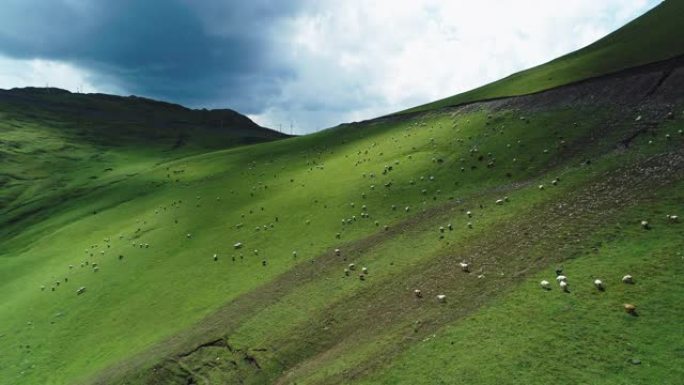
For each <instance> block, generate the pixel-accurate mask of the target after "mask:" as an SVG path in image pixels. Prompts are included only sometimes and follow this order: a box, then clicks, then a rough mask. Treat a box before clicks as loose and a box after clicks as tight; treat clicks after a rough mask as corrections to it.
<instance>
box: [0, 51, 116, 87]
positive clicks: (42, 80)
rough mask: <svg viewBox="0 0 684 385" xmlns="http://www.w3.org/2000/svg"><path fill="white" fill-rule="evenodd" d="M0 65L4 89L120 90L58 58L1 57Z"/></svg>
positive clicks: (1, 82) (0, 77) (0, 85)
mask: <svg viewBox="0 0 684 385" xmlns="http://www.w3.org/2000/svg"><path fill="white" fill-rule="evenodd" d="M0 68H2V71H0V88H5V89H9V88H14V87H45V86H50V87H57V88H62V89H65V90H69V91H72V92H77V91H79V90H80V91H81V92H107V93H121V92H122V90H120V89H117V88H116V87H113V86H107V85H103V84H96V83H97V82H96V81H94V80H93V75H92V74H91V73H90V72H88V71H86V70H84V69H81V68H78V67H76V66H73V65H71V64H69V63H64V62H60V61H54V60H43V59H14V58H8V57H4V56H0Z"/></svg>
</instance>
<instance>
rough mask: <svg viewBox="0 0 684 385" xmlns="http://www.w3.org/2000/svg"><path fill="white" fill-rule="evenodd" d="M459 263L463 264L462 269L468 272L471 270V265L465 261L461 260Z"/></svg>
mask: <svg viewBox="0 0 684 385" xmlns="http://www.w3.org/2000/svg"><path fill="white" fill-rule="evenodd" d="M459 265H461V270H463V271H465V272H466V273H468V272H469V271H470V265H468V264H467V263H465V262H460V263H459Z"/></svg>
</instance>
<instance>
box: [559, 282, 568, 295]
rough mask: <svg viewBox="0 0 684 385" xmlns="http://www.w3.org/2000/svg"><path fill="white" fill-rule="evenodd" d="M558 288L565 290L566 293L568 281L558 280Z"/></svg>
mask: <svg viewBox="0 0 684 385" xmlns="http://www.w3.org/2000/svg"><path fill="white" fill-rule="evenodd" d="M560 288H561V290H563V291H564V292H566V293H567V292H568V291H569V289H568V283H567V282H565V281H561V282H560Z"/></svg>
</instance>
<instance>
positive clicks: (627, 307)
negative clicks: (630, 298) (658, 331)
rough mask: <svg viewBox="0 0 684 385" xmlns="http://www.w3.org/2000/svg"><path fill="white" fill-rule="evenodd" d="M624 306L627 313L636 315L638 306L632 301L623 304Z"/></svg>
mask: <svg viewBox="0 0 684 385" xmlns="http://www.w3.org/2000/svg"><path fill="white" fill-rule="evenodd" d="M623 307H624V309H625V312H626V313H627V314H632V315H636V306H634V305H632V304H631V303H626V304H624V305H623Z"/></svg>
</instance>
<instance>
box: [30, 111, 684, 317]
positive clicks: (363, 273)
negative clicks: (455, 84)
mask: <svg viewBox="0 0 684 385" xmlns="http://www.w3.org/2000/svg"><path fill="white" fill-rule="evenodd" d="M521 120H524V119H521ZM416 125H420V126H424V125H425V123H421V124H418V123H416ZM430 144H431V145H432V146H433V149H434V148H436V147H435V140H434V138H430ZM518 144H520V141H519V142H518ZM563 144H564V141H563ZM375 145H376V143H374V144H373V147H374V146H375ZM507 147H509V148H510V144H509V145H508V146H507ZM414 149H415V148H414ZM478 152H479V150H478V148H477V147H473V148H471V149H470V154H471V156H477V153H478ZM367 153H368V151H366V152H365V154H367ZM544 153H545V154H546V153H548V150H547V149H545V150H544ZM361 154H362V153H361V151H359V153H358V155H361ZM488 157H489V158H490V159H491V161H490V163H489V164H488V167H493V165H494V158H493V155H492V154H491V153H489V154H488ZM408 158H409V159H411V158H412V156H411V155H409V156H408ZM478 159H479V160H482V159H483V156H481V155H480V156H479V158H478ZM516 160H517V159H513V161H514V162H515V161H516ZM461 161H463V159H461ZM433 162H434V163H442V162H443V159H441V158H437V157H435V158H433ZM361 163H363V160H358V161H357V163H356V165H359V164H361ZM307 164H309V162H307ZM313 164H314V165H316V167H317V168H320V169H323V166H322V165H318V164H317V163H316V161H315V160H314V161H313ZM398 164H399V162H398V161H395V162H394V165H386V166H385V167H384V168H383V170H382V174H383V175H387V174H388V173H390V172H392V171H393V170H394V166H396V165H398ZM251 168H252V166H250V169H251ZM312 170H313V168H312ZM461 171H465V169H464V168H461ZM362 177H363V178H369V179H371V180H374V179H375V178H376V175H375V173H373V172H370V173H363V174H362ZM420 180H421V181H430V182H432V181H435V177H434V176H432V175H430V176H428V177H427V178H426V177H424V176H421V177H420ZM559 181H560V178H555V179H553V180H552V181H551V185H553V186H556V185H557V184H558V183H559ZM291 182H293V180H291ZM409 184H410V185H414V184H415V181H413V180H411V181H409ZM259 185H260V186H259V187H260V188H261V187H263V188H265V189H267V188H268V186H261V185H262V183H261V182H259ZM384 186H385V187H386V188H390V187H391V186H392V182H391V181H390V182H388V183H385V184H384ZM369 187H370V190H375V188H376V186H375V184H371V185H370V186H369ZM538 189H539V190H544V189H545V185H544V184H540V185H539V186H538ZM252 190H255V188H254V187H253V188H252ZM421 193H422V194H423V195H425V194H427V189H422V190H421ZM437 193H439V190H437ZM251 196H254V192H252V193H251ZM361 197H362V198H364V199H365V198H366V193H365V192H364V193H362V194H361ZM197 199H198V200H199V199H200V197H199V196H197ZM216 200H217V201H219V200H220V198H219V197H217V198H216ZM181 202H182V201H180V200H179V201H177V202H176V201H173V202H172V203H171V207H174V206H176V207H178V206H179V205H180V203H181ZM507 202H509V198H508V197H503V198H500V199H496V201H495V202H494V203H495V205H503V204H505V203H507ZM197 206H198V207H199V203H198V204H197ZM350 206H351V207H352V208H354V207H355V203H354V202H351V203H350ZM261 209H262V211H263V207H262V208H261ZM396 209H397V206H396V205H392V210H393V211H394V210H396ZM410 209H411V208H410V206H406V207H405V208H404V211H405V212H406V213H408V212H409V211H410ZM164 210H166V207H164ZM250 213H251V210H250ZM155 214H159V210H158V209H157V210H155ZM359 215H360V217H361V218H370V214H369V211H368V207H367V205H365V204H364V205H362V206H361V213H360V214H359ZM466 215H467V217H468V218H472V216H473V213H472V211H470V210H469V211H467V212H466ZM243 217H244V215H243ZM356 220H357V217H356V215H352V216H351V217H349V218H343V219H342V220H341V222H342V225H349V224H352V223H353V222H355V221H356ZM667 220H668V221H670V222H678V220H679V219H678V217H677V216H676V215H667ZM277 221H278V218H277V217H276V222H277ZM176 223H178V220H177V219H176ZM309 223H310V220H307V221H306V224H309ZM375 225H376V226H379V225H380V223H379V222H378V221H375ZM466 226H467V227H468V228H473V224H472V222H467V224H466ZM641 226H642V227H643V228H644V229H650V228H651V227H650V224H649V223H648V221H645V220H644V221H642V222H641ZM236 227H237V228H238V229H239V228H241V227H242V224H239V225H237V226H236ZM270 227H271V228H272V227H273V224H272V223H271V224H270ZM268 228H269V226H266V225H264V226H263V229H264V230H267V229H268ZM260 229H261V227H257V228H256V230H260ZM384 229H385V230H387V229H388V226H384ZM447 229H448V230H449V231H451V230H453V229H454V228H453V225H452V224H451V223H449V224H447V225H446V227H445V226H440V227H439V233H440V234H443V233H445V232H446V230H447ZM140 230H141V229H140V228H138V230H137V231H136V232H139V231H140ZM185 236H186V238H187V239H191V238H192V234H191V233H187V234H186V235H185ZM443 237H444V236H443V235H440V238H443ZM121 238H122V236H121ZM336 238H338V239H339V238H341V233H336ZM105 244H106V245H107V247H110V240H109V238H106V239H105ZM133 246H134V247H140V248H149V247H150V245H149V244H147V243H136V242H133ZM93 247H95V246H93ZM243 247H244V245H243V243H242V242H236V243H234V244H233V249H234V250H240V249H242V248H243ZM86 253H90V255H91V256H92V255H93V252H92V250H88V249H86ZM101 254H104V250H102V251H101ZM254 254H255V255H258V250H254ZM334 254H335V255H337V256H340V255H341V250H340V249H335V250H334ZM292 255H293V257H297V252H296V251H293V252H292ZM122 258H123V256H121V255H120V256H119V259H122ZM212 259H213V261H218V254H213V256H212ZM233 260H235V258H233ZM85 265H88V261H84V262H82V263H81V267H83V266H85ZM262 265H263V266H266V265H267V263H266V260H263V261H262ZM72 267H73V266H71V265H70V266H69V268H72ZM91 267H92V269H93V271H94V272H97V271H98V269H99V266H98V264H97V263H92V264H91ZM460 268H461V270H462V271H463V272H470V265H469V264H468V263H466V262H465V261H464V262H460ZM354 271H356V265H355V264H354V263H349V264H348V265H347V266H346V268H344V275H345V276H349V275H351V273H352V272H354ZM367 275H368V268H367V267H362V268H361V270H360V273H359V276H358V277H359V279H360V280H365V279H366V277H367ZM64 280H65V281H67V280H68V279H67V278H65V279H64ZM556 281H557V283H558V285H559V287H560V289H561V290H562V291H564V292H569V284H568V278H567V277H566V276H565V275H562V272H561V271H557V277H556ZM622 282H624V283H626V284H631V283H634V280H633V277H632V276H631V275H625V276H624V277H623V278H622ZM59 284H60V282H59V281H58V282H56V286H59ZM593 284H594V286H595V287H596V289H597V290H600V291H604V290H605V289H606V287H605V284H604V283H603V281H602V280H600V279H595V280H594V282H593ZM540 285H541V287H542V288H543V289H544V290H551V284H550V282H549V281H548V280H542V281H541V282H540ZM41 290H45V287H44V286H42V287H41ZM54 290H55V286H53V287H52V291H54ZM85 291H86V288H85V287H79V288H78V289H77V290H76V294H77V295H80V294H83V293H84V292H85ZM414 295H415V296H416V297H417V298H422V296H423V295H422V292H421V290H420V289H415V290H414ZM436 298H437V301H439V302H446V295H445V294H438V295H437V297H436ZM625 311H627V312H628V313H631V314H635V312H636V307H635V306H634V305H631V304H625Z"/></svg>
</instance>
